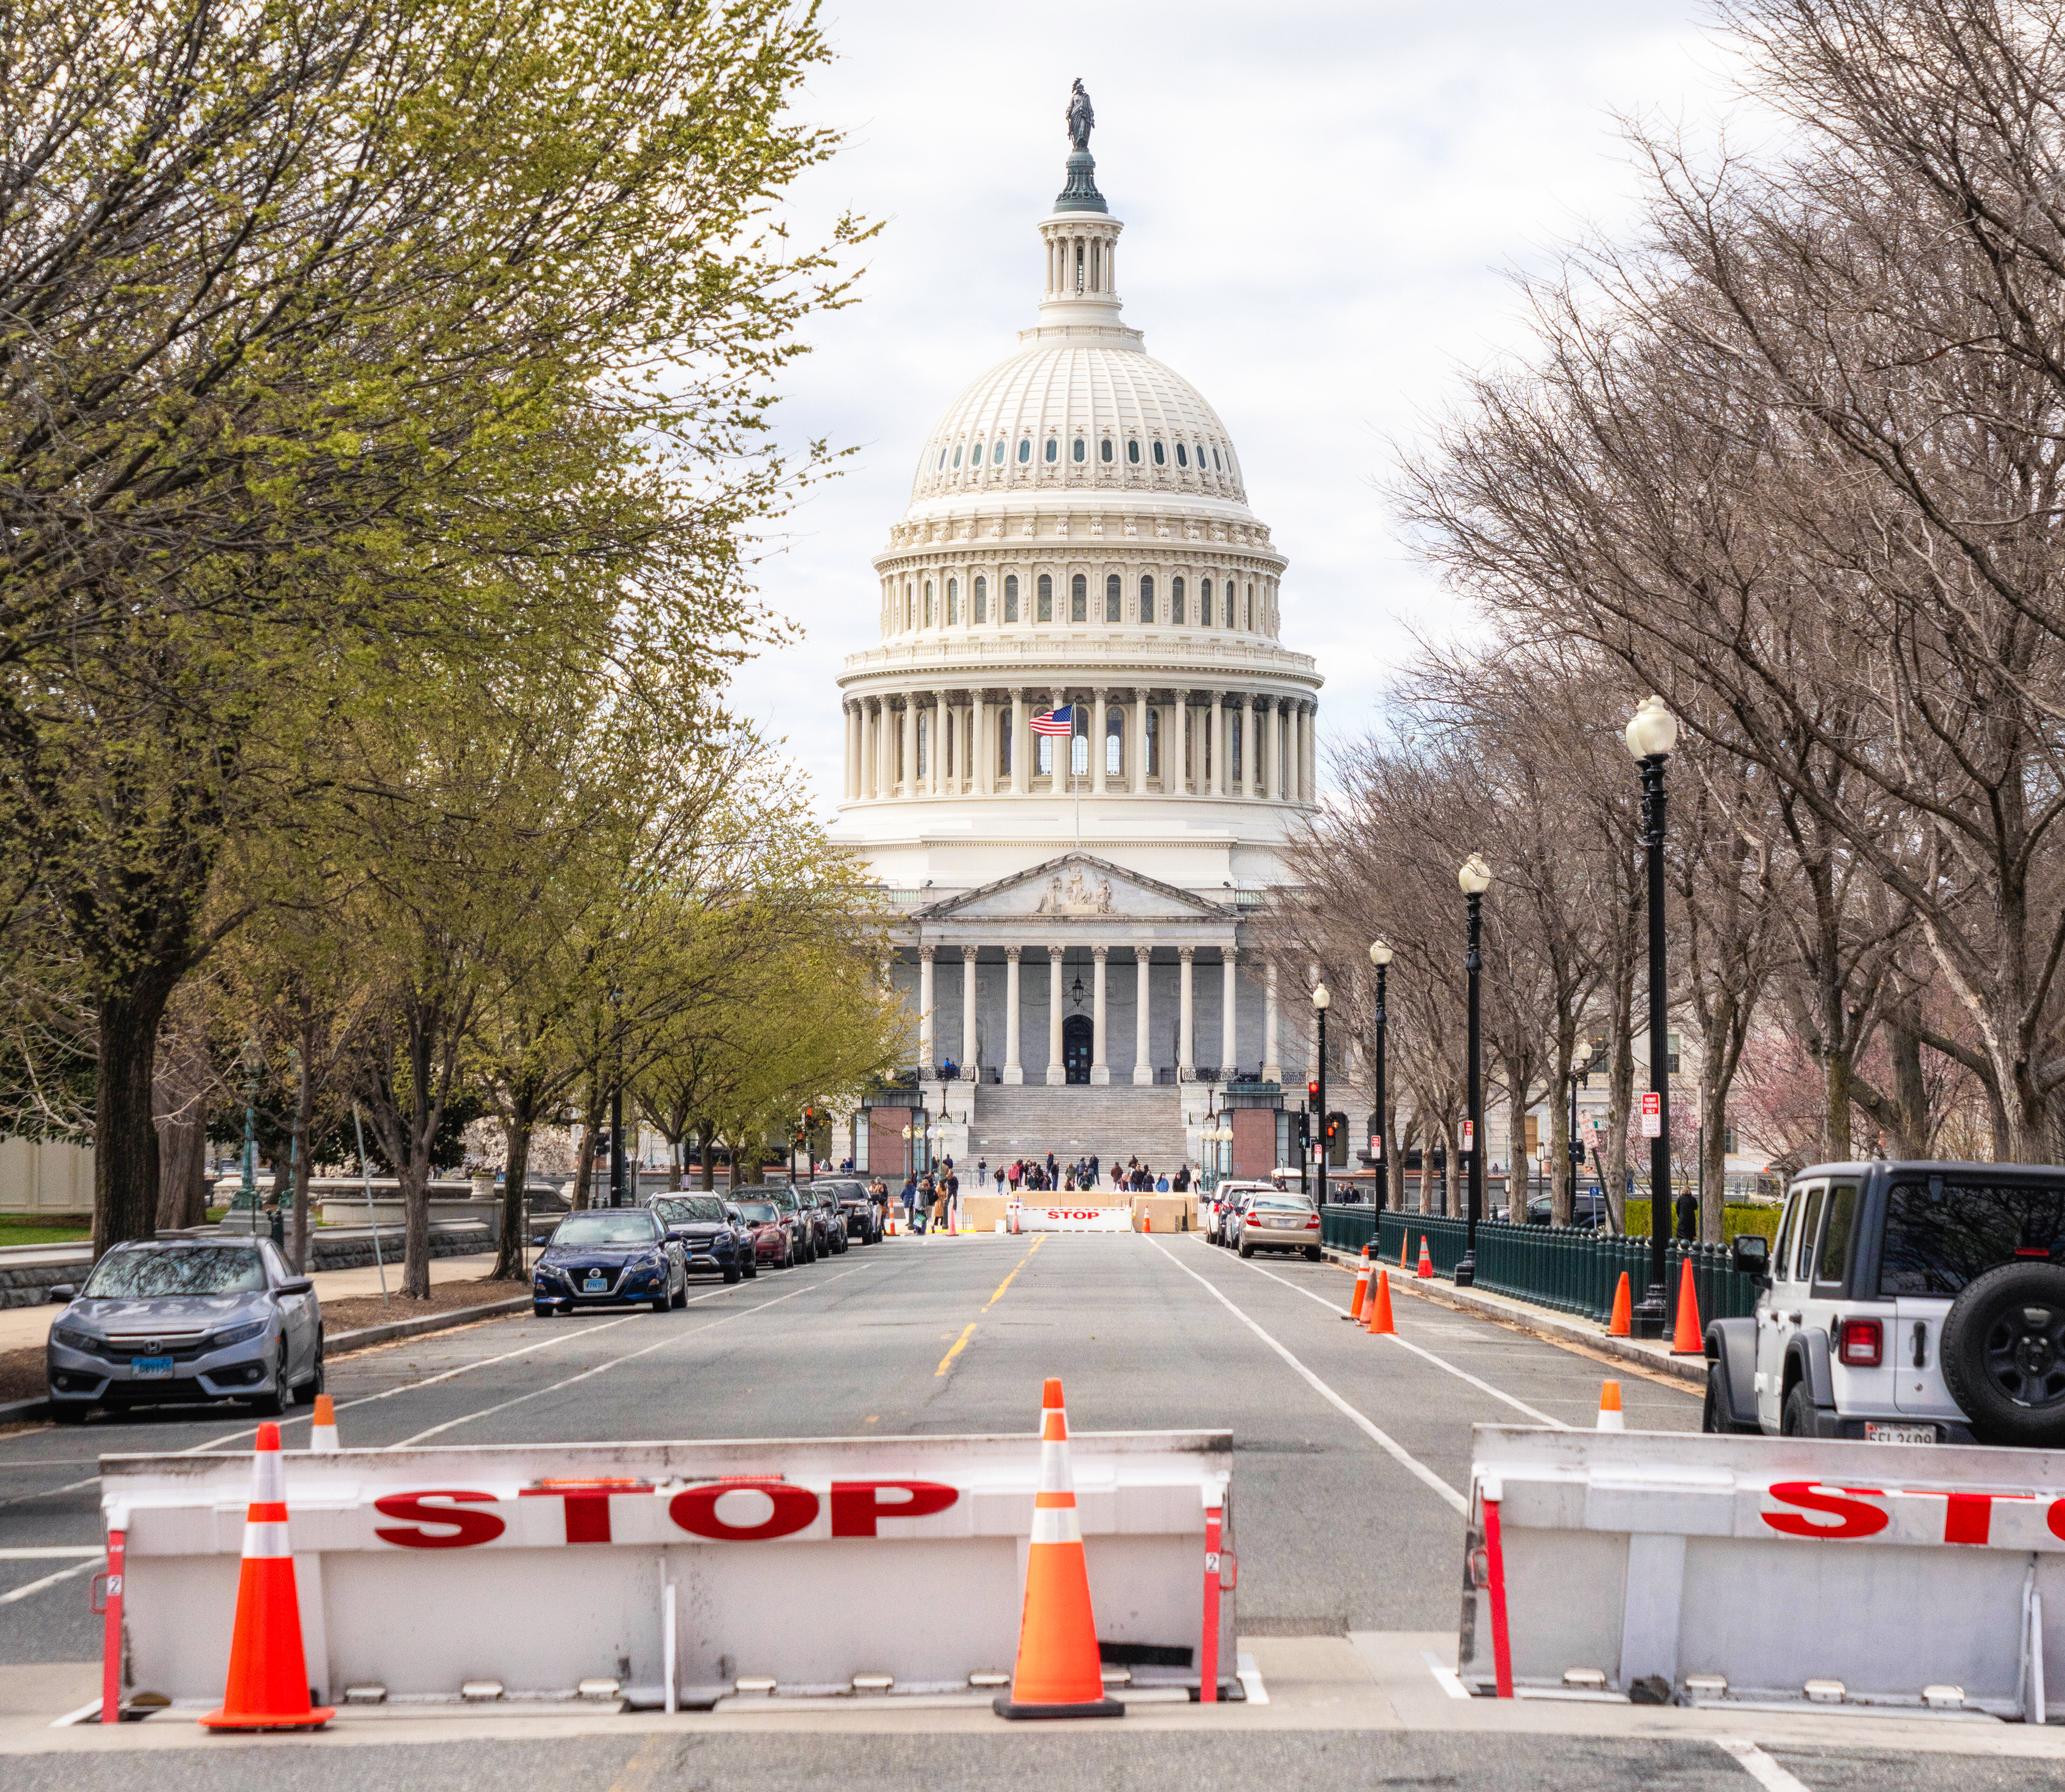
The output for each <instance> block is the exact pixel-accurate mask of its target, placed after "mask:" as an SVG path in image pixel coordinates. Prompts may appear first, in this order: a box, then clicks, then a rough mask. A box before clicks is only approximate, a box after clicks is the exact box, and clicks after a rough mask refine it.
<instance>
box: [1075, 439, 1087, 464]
mask: <svg viewBox="0 0 2065 1792" xmlns="http://www.w3.org/2000/svg"><path fill="white" fill-rule="evenodd" d="M1084 458H1085V447H1084V443H1083V438H1081V436H1077V438H1076V459H1077V462H1081V461H1082V460H1083V459H1084Z"/></svg>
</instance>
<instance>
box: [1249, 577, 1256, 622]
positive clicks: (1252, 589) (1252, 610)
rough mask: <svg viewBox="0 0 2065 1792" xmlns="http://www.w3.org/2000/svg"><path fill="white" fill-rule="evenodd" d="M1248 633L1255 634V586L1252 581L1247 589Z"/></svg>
mask: <svg viewBox="0 0 2065 1792" xmlns="http://www.w3.org/2000/svg"><path fill="white" fill-rule="evenodd" d="M1247 632H1248V633H1249V634H1251V635H1252V634H1253V633H1254V632H1255V584H1254V582H1253V580H1250V581H1249V583H1248V587H1247Z"/></svg>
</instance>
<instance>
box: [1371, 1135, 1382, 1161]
mask: <svg viewBox="0 0 2065 1792" xmlns="http://www.w3.org/2000/svg"><path fill="white" fill-rule="evenodd" d="M1369 1154H1370V1156H1372V1157H1381V1156H1383V1155H1384V1135H1383V1134H1382V1133H1381V1132H1372V1133H1371V1134H1370V1136H1369Z"/></svg>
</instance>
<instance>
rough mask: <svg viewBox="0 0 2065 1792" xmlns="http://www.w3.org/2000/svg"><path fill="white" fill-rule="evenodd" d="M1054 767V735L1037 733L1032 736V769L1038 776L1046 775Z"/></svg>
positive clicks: (1051, 771)
mask: <svg viewBox="0 0 2065 1792" xmlns="http://www.w3.org/2000/svg"><path fill="white" fill-rule="evenodd" d="M1053 769H1054V737H1053V735H1051V734H1036V735H1034V736H1033V773H1034V774H1035V775H1036V776H1037V777H1048V776H1049V775H1050V774H1051V773H1053Z"/></svg>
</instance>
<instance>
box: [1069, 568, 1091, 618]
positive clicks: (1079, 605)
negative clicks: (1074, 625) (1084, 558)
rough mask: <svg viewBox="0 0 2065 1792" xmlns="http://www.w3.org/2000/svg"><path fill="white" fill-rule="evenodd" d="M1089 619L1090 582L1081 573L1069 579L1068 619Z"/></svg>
mask: <svg viewBox="0 0 2065 1792" xmlns="http://www.w3.org/2000/svg"><path fill="white" fill-rule="evenodd" d="M1089 620H1090V582H1089V579H1087V578H1085V576H1084V575H1082V574H1081V573H1080V572H1079V573H1077V575H1075V576H1074V577H1073V579H1070V580H1069V621H1071V622H1088V621H1089Z"/></svg>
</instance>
